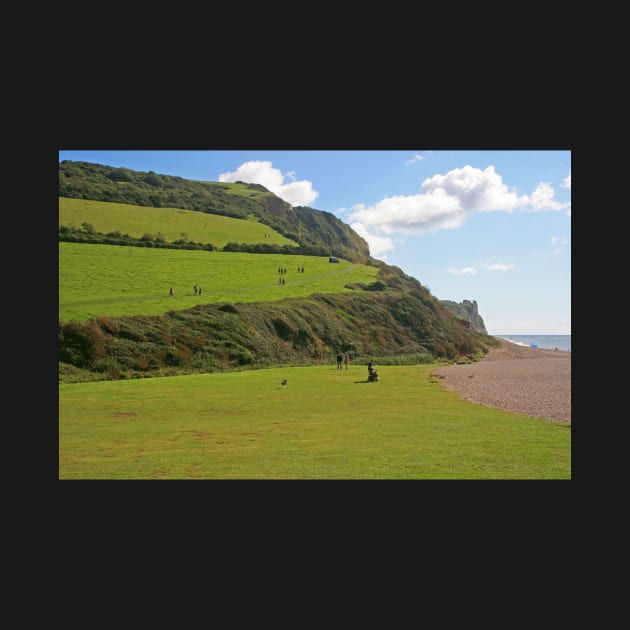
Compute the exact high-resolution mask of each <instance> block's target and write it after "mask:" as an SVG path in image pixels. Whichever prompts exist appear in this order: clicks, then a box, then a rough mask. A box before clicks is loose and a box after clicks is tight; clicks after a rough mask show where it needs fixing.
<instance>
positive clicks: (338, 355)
mask: <svg viewBox="0 0 630 630" xmlns="http://www.w3.org/2000/svg"><path fill="white" fill-rule="evenodd" d="M342 362H343V354H341V352H337V369H338V370H341V369H342V367H341V364H342Z"/></svg>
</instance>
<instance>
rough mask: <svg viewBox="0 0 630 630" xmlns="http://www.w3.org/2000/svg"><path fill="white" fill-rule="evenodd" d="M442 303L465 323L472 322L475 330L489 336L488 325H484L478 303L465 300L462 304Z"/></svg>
mask: <svg viewBox="0 0 630 630" xmlns="http://www.w3.org/2000/svg"><path fill="white" fill-rule="evenodd" d="M440 303H441V304H442V305H443V306H444V307H445V308H446V309H447V310H449V311H450V312H451V313H452V314H453V315H455V317H459V318H460V319H463V320H465V321H468V322H470V324H471V326H472V328H473V330H476V331H477V332H480V333H482V334H484V335H487V334H488V331H487V330H486V325H485V324H484V323H483V319H482V317H481V315H479V310H478V308H477V301H476V300H473V301H472V302H471V301H470V300H464V301H463V302H461V303H458V302H452V301H451V300H440Z"/></svg>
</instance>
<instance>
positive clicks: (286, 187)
mask: <svg viewBox="0 0 630 630" xmlns="http://www.w3.org/2000/svg"><path fill="white" fill-rule="evenodd" d="M286 178H289V179H291V180H292V181H290V182H288V183H287V182H286V181H285V180H286ZM219 181H220V182H237V181H241V182H247V183H248V184H261V185H262V186H264V187H265V188H267V190H270V191H271V192H272V193H273V194H274V195H277V196H278V197H280V199H284V201H287V202H288V203H290V204H291V205H292V206H310V204H312V203H313V202H314V201H315V199H317V197H318V196H319V193H318V192H317V191H316V190H313V183H312V182H310V181H309V180H307V179H303V180H301V181H296V180H295V171H289V172H288V173H285V174H284V175H283V174H282V171H280V169H278V168H274V167H273V166H272V164H271V162H269V161H266V160H264V161H263V160H252V161H251V162H244V163H243V164H241V165H240V166H239V167H238V168H237V169H236V170H235V171H232V172H227V173H221V174H220V175H219Z"/></svg>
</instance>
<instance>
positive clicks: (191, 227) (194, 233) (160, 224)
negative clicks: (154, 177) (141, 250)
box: [59, 191, 297, 248]
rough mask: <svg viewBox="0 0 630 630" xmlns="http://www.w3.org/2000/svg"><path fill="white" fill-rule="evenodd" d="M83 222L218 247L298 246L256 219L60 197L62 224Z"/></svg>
mask: <svg viewBox="0 0 630 630" xmlns="http://www.w3.org/2000/svg"><path fill="white" fill-rule="evenodd" d="M250 192H251V193H256V191H250ZM256 194H258V195H260V194H261V193H256ZM83 223H90V224H91V225H92V226H93V227H94V229H95V230H96V231H97V232H101V233H103V234H108V233H110V232H115V231H118V232H120V233H121V234H128V235H129V236H133V237H134V238H142V236H144V235H145V234H151V235H153V236H157V234H158V233H160V234H161V235H162V236H163V237H164V240H165V241H166V242H168V243H172V242H174V241H176V240H179V239H181V238H185V240H188V241H192V242H194V243H212V245H214V246H215V247H218V248H222V247H224V246H225V245H226V243H230V242H233V243H248V244H252V243H269V244H276V245H296V246H297V243H295V242H294V241H291V240H290V239H288V238H285V237H284V236H282V235H281V234H279V233H278V232H276V231H274V230H273V229H272V228H270V227H269V226H267V225H264V224H262V223H258V222H257V221H255V220H251V221H244V220H242V219H234V218H232V217H224V216H220V215H217V214H206V213H205V212H195V211H194V210H181V209H178V208H150V207H145V206H134V205H130V204H125V203H111V202H107V201H90V200H88V199H69V198H66V197H59V225H65V226H66V227H80V226H82V225H83Z"/></svg>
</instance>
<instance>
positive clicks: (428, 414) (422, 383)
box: [59, 364, 571, 479]
mask: <svg viewBox="0 0 630 630" xmlns="http://www.w3.org/2000/svg"><path fill="white" fill-rule="evenodd" d="M435 367H436V365H420V366H383V367H381V368H380V369H379V377H380V380H379V382H377V383H367V382H366V376H367V369H366V367H365V366H364V365H359V364H354V365H351V366H350V369H349V370H337V369H336V366H335V365H331V366H326V367H321V366H319V367H290V368H289V367H284V368H283V367H279V368H273V369H266V370H256V371H248V372H231V373H218V374H205V375H193V376H177V377H165V378H153V379H139V380H131V381H116V382H111V381H109V382H98V383H80V384H72V385H60V386H59V477H60V479H570V477H571V431H570V429H569V428H567V426H566V425H565V424H557V423H552V422H549V421H546V420H542V419H535V418H529V417H527V416H523V415H517V414H511V413H507V412H503V411H501V410H497V409H491V408H487V407H484V406H482V405H477V404H474V403H471V402H468V401H465V400H463V399H462V398H461V397H460V396H459V395H458V394H456V393H453V392H449V391H446V390H444V389H442V387H441V386H440V384H439V383H438V382H437V381H435V380H434V379H432V378H431V372H432V370H433V369H435ZM284 378H286V379H287V380H288V384H287V387H286V388H282V387H281V384H280V383H281V380H282V379H284Z"/></svg>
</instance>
